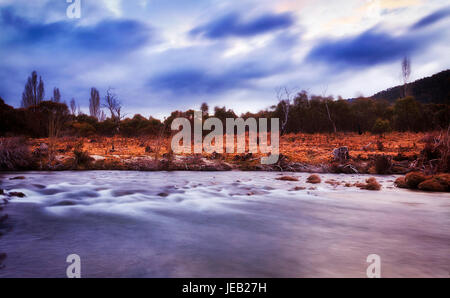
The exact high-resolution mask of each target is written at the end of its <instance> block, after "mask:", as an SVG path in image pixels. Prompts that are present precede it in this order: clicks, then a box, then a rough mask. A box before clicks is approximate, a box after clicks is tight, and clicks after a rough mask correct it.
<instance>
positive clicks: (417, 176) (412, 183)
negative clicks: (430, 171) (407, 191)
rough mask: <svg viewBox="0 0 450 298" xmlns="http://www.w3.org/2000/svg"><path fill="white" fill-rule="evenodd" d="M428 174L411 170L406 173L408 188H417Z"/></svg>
mask: <svg viewBox="0 0 450 298" xmlns="http://www.w3.org/2000/svg"><path fill="white" fill-rule="evenodd" d="M427 178H428V177H427V176H426V175H425V174H423V173H420V172H411V173H408V174H406V176H405V182H406V185H407V186H408V188H411V189H417V187H418V186H419V184H420V183H422V182H423V181H425V180H427Z"/></svg>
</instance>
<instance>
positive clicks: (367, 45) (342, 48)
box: [307, 29, 434, 67]
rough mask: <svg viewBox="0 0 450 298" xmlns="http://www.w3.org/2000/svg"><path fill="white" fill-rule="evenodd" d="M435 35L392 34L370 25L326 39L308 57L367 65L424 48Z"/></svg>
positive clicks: (342, 63) (394, 58)
mask: <svg viewBox="0 0 450 298" xmlns="http://www.w3.org/2000/svg"><path fill="white" fill-rule="evenodd" d="M433 36H434V35H427V37H425V36H423V35H411V34H403V35H400V36H393V35H391V34H389V33H386V32H377V31H376V30H375V29H371V30H368V31H365V32H363V33H362V34H360V35H357V36H353V37H348V38H342V39H334V40H324V41H322V42H320V43H319V44H318V45H316V46H315V47H314V48H313V49H312V50H311V51H310V53H309V54H308V56H307V60H308V61H310V62H325V63H328V64H330V65H342V66H349V67H368V66H373V65H377V64H381V63H385V62H389V61H394V60H396V59H398V58H400V57H402V56H404V55H410V54H411V53H413V52H416V51H417V50H419V49H421V48H424V47H425V46H426V45H427V44H428V42H429V41H430V40H431V39H432V38H433Z"/></svg>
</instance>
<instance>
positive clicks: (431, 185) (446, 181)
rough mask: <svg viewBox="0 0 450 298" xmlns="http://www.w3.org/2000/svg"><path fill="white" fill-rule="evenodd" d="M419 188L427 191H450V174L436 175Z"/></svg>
mask: <svg viewBox="0 0 450 298" xmlns="http://www.w3.org/2000/svg"><path fill="white" fill-rule="evenodd" d="M418 188H419V189H420V190H426V191H450V174H439V175H435V176H433V177H432V178H430V179H427V180H425V181H423V182H421V183H420V184H419V186H418Z"/></svg>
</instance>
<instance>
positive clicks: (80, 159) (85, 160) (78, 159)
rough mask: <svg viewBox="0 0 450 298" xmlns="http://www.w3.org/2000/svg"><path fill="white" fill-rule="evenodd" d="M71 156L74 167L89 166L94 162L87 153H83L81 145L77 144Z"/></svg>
mask: <svg viewBox="0 0 450 298" xmlns="http://www.w3.org/2000/svg"><path fill="white" fill-rule="evenodd" d="M73 155H74V166H75V167H79V166H85V167H87V166H89V165H90V164H91V162H92V161H93V160H94V159H93V158H92V157H91V156H90V155H89V152H87V151H83V143H81V142H80V143H78V144H77V145H76V146H75V148H74V149H73Z"/></svg>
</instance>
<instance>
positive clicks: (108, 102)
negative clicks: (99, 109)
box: [103, 88, 123, 123]
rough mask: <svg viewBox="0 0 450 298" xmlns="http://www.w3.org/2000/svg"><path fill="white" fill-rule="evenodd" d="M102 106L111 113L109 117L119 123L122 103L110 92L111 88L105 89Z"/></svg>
mask: <svg viewBox="0 0 450 298" xmlns="http://www.w3.org/2000/svg"><path fill="white" fill-rule="evenodd" d="M103 106H104V107H105V108H107V109H108V110H109V112H110V113H111V119H112V120H113V121H115V122H119V123H120V120H121V119H122V118H123V116H122V115H121V110H122V104H121V103H120V101H119V99H118V98H117V95H116V94H115V93H113V92H112V88H109V89H108V90H107V91H106V96H105V103H104V105H103Z"/></svg>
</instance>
